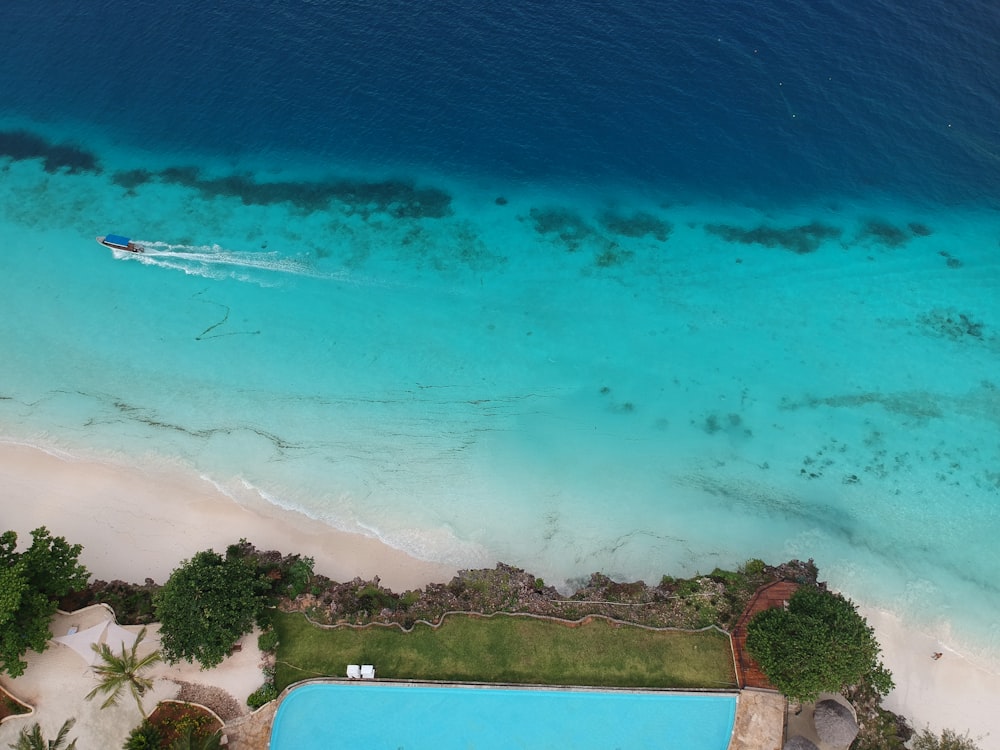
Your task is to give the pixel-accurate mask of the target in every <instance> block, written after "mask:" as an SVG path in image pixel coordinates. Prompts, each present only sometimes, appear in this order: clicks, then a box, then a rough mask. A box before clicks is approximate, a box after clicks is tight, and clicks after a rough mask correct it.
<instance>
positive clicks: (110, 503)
mask: <svg viewBox="0 0 1000 750" xmlns="http://www.w3.org/2000/svg"><path fill="white" fill-rule="evenodd" d="M0 487H2V488H3V494H4V497H3V500H4V513H3V523H2V525H3V527H4V530H5V531H6V530H8V529H13V530H14V531H17V533H18V546H19V547H23V546H24V545H25V544H26V543H29V542H30V532H31V530H32V529H35V528H38V527H39V526H46V527H47V528H48V529H49V531H50V532H52V535H53V536H63V537H66V540H67V541H68V542H69V543H70V544H82V545H83V552H82V554H81V555H80V562H81V563H83V564H84V565H85V566H86V567H87V569H88V570H89V571H90V573H91V575H92V576H93V577H95V578H99V579H103V580H107V581H112V580H116V579H118V580H128V581H130V582H134V583H142V581H143V580H145V579H146V578H152V579H153V580H155V581H156V582H157V583H160V584H162V583H165V582H166V580H167V578H169V577H170V573H171V572H172V571H173V570H174V568H176V567H177V566H179V565H180V563H181V561H182V560H186V559H190V558H191V557H192V556H193V555H194V554H195V553H197V552H200V551H202V550H205V549H209V548H212V549H214V550H215V551H216V552H219V553H225V551H226V547H228V546H229V545H230V544H235V543H236V542H238V541H239V540H240V539H243V538H245V539H247V541H249V542H250V543H251V544H253V545H255V546H256V547H257V549H259V550H278V551H280V552H281V553H282V554H286V555H287V554H293V553H297V554H301V555H303V556H308V557H312V558H314V559H315V561H316V563H315V566H314V569H315V570H316V572H317V573H322V574H323V575H326V576H328V577H330V578H333V579H334V580H338V581H350V580H352V579H353V578H355V577H360V578H364V579H371V578H373V577H375V576H378V577H379V578H380V579H381V581H382V583H383V584H384V585H386V586H388V587H390V588H394V589H398V590H400V591H402V590H405V589H412V588H418V587H422V586H424V585H425V584H427V583H428V582H430V581H435V580H444V581H448V580H451V578H452V577H453V576H454V575H455V573H456V572H457V570H456V569H455V568H453V567H450V566H447V565H442V564H438V563H434V562H428V561H426V560H419V559H417V558H415V557H412V556H411V555H409V554H407V553H406V552H403V551H401V550H398V549H395V548H393V547H390V546H388V545H387V544H384V543H383V542H381V541H379V540H377V539H373V538H371V537H366V536H363V535H361V534H351V533H348V532H346V531H340V530H338V529H334V528H333V527H330V526H326V525H325V524H323V523H321V522H319V521H315V520H313V519H311V518H309V517H308V516H306V515H304V514H302V513H298V512H296V511H293V510H288V509H284V508H279V507H277V506H272V505H269V504H268V503H266V502H264V501H261V502H260V503H258V504H256V505H255V507H253V508H249V507H246V506H244V505H241V504H240V503H238V502H236V501H235V500H233V499H232V498H231V497H229V496H228V495H226V494H225V493H224V492H222V491H221V490H220V489H219V488H218V487H217V486H216V485H214V484H213V483H212V482H211V481H209V480H207V479H201V478H197V477H194V476H184V475H183V474H182V473H181V472H179V471H176V470H173V471H171V470H169V469H164V468H153V469H150V470H148V471H142V470H139V469H137V468H132V467H127V466H114V465H111V464H104V463H99V462H95V461H88V460H86V459H76V458H73V457H66V458H62V457H60V456H57V455H55V454H54V453H49V452H47V451H45V450H43V449H41V448H36V447H33V446H29V445H24V444H16V443H0Z"/></svg>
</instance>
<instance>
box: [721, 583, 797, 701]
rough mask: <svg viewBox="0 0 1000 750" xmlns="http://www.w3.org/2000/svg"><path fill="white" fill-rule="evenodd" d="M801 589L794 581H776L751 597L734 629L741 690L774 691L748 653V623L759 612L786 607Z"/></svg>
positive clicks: (734, 658) (762, 587)
mask: <svg viewBox="0 0 1000 750" xmlns="http://www.w3.org/2000/svg"><path fill="white" fill-rule="evenodd" d="M798 587H799V584H797V583H793V582H792V581H776V582H775V583H769V584H768V585H767V586H761V587H760V588H759V589H757V591H756V593H754V595H753V597H751V599H750V602H749V604H747V608H746V609H745V610H743V614H742V615H740V619H739V621H738V622H737V623H736V627H735V628H734V629H733V635H732V642H733V661H734V663H735V664H736V681H737V683H739V686H740V689H742V688H746V687H752V688H764V689H765V690H774V689H775V687H774V685H772V684H771V683H770V682H768V679H767V677H765V676H764V673H763V672H761V671H760V667H759V666H758V665H757V662H755V661H754V660H753V659H752V658H750V654H749V653H747V623H749V622H750V620H751V619H753V616H754V615H755V614H757V613H758V612H761V611H762V610H765V609H770V608H771V607H784V606H785V604H786V603H787V602H788V597H790V596H791V595H792V592H794V591H795V589H797V588H798Z"/></svg>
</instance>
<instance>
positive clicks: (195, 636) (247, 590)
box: [154, 547, 270, 667]
mask: <svg viewBox="0 0 1000 750" xmlns="http://www.w3.org/2000/svg"><path fill="white" fill-rule="evenodd" d="M235 550H236V548H235V547H234V548H230V551H229V552H227V554H226V556H225V557H223V556H222V555H220V554H218V553H216V552H214V551H213V550H205V551H203V552H199V553H197V554H196V555H195V556H194V557H192V558H191V559H190V560H185V561H184V562H182V563H181V565H180V567H179V568H177V569H176V570H174V571H173V573H171V574H170V578H169V580H168V581H167V582H166V584H164V586H163V588H162V589H160V591H159V592H157V594H156V597H155V599H154V606H155V608H156V616H157V619H159V621H160V647H161V649H162V651H163V656H164V657H165V658H166V659H167V661H170V662H177V661H180V660H182V659H184V660H187V661H189V662H190V661H194V660H197V661H198V662H200V663H201V665H202V666H203V667H214V666H216V665H217V664H219V663H220V662H221V661H222V660H223V659H224V658H225V657H226V656H227V655H228V654H229V652H230V650H231V649H232V647H233V644H235V643H236V641H237V640H239V638H240V637H241V636H243V635H244V634H246V633H248V632H250V630H251V629H252V628H253V626H254V622H255V621H257V620H258V619H259V618H260V617H261V615H262V614H263V612H264V607H265V605H266V596H265V595H266V592H267V591H268V590H269V589H270V582H269V581H268V580H267V579H266V578H265V577H264V575H263V574H262V573H261V572H260V570H259V568H258V566H257V562H256V560H254V559H253V558H251V557H248V556H245V555H241V554H238V553H237V552H236V551H235Z"/></svg>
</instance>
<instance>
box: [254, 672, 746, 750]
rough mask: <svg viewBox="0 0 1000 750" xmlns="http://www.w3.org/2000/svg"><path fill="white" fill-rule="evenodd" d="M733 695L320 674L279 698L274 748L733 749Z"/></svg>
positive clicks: (309, 749)
mask: <svg viewBox="0 0 1000 750" xmlns="http://www.w3.org/2000/svg"><path fill="white" fill-rule="evenodd" d="M735 716H736V696H735V695H734V694H690V693H667V692H658V691H624V690H623V691H603V690H547V689H534V688H533V689H524V688H496V687H478V686H461V687H456V686H436V685H434V686H429V685H409V684H399V683H385V682H381V683H314V684H306V685H302V686H300V687H297V688H295V689H294V690H292V691H291V692H289V693H288V695H286V696H285V698H284V700H283V701H282V702H281V705H280V706H279V707H278V712H277V715H276V716H275V719H274V724H273V727H272V730H271V750H329V748H340V747H344V748H380V750H459V749H461V750H473V749H474V750H511V749H512V748H518V749H523V750H543V749H544V750H549V749H550V748H559V747H564V748H574V749H575V750H598V749H600V750H616V749H620V750H624V749H625V748H629V750H633V749H635V748H657V749H662V748H683V750H726V747H727V746H728V744H729V738H730V735H731V733H732V729H733V721H734V719H735Z"/></svg>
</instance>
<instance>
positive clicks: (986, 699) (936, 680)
mask: <svg viewBox="0 0 1000 750" xmlns="http://www.w3.org/2000/svg"><path fill="white" fill-rule="evenodd" d="M859 611H860V612H861V614H862V615H864V617H865V619H866V620H868V623H869V624H870V625H871V626H872V627H873V628H875V636H876V638H877V639H878V642H879V643H880V644H881V646H882V658H883V661H884V662H885V665H886V666H887V667H888V668H889V669H890V670H891V671H892V675H893V679H894V680H895V682H896V689H895V690H893V691H892V692H891V693H890V694H889V696H888V697H887V699H886V700H885V703H884V705H885V707H886V708H888V709H889V710H890V711H895V712H896V713H899V714H902V715H903V716H906V717H907V718H908V719H910V723H911V724H913V726H914V728H915V729H918V730H920V729H926V728H927V727H928V726H929V727H930V729H931V730H932V731H940V730H941V729H945V728H948V729H954V730H955V731H957V732H959V733H961V732H965V731H968V732H969V734H970V736H971V737H972V738H973V739H976V740H977V742H978V745H979V747H980V748H982V750H1000V715H998V713H997V710H996V707H997V706H998V705H1000V674H997V673H996V672H992V671H990V670H988V669H985V668H983V667H982V666H979V665H977V664H975V663H973V662H972V661H970V660H968V659H966V658H964V657H962V656H961V655H960V654H958V653H957V652H956V651H955V650H954V649H952V648H951V647H950V646H949V645H948V644H947V643H943V642H942V641H940V640H938V639H937V638H934V637H933V636H930V635H926V634H924V633H921V632H920V631H919V630H915V629H914V628H912V627H910V626H909V625H908V624H907V623H905V622H903V621H901V620H900V619H899V618H898V617H896V616H894V615H892V614H891V613H889V612H884V611H881V610H877V609H871V608H859ZM937 653H939V654H941V658H940V659H933V658H932V656H933V655H934V654H937Z"/></svg>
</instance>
